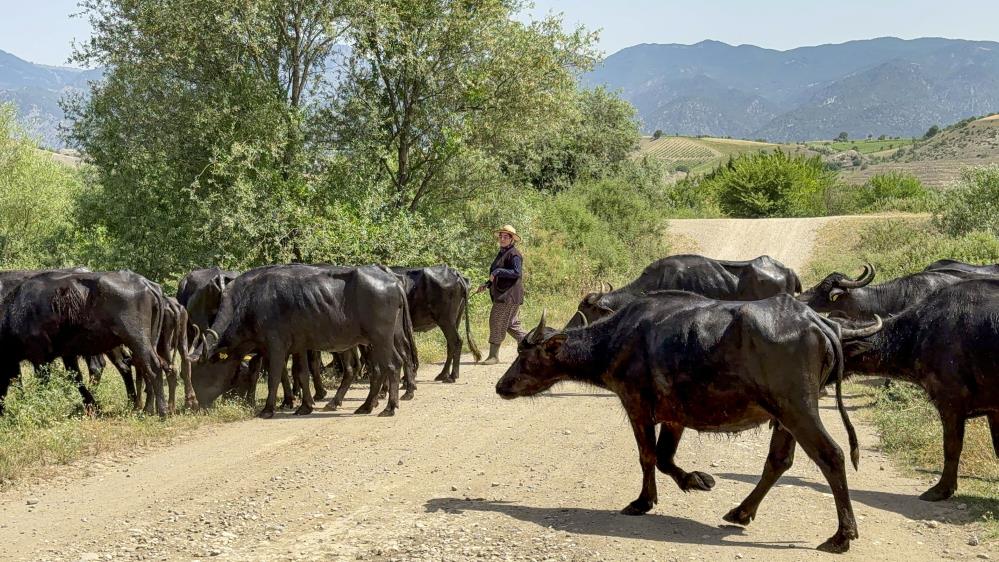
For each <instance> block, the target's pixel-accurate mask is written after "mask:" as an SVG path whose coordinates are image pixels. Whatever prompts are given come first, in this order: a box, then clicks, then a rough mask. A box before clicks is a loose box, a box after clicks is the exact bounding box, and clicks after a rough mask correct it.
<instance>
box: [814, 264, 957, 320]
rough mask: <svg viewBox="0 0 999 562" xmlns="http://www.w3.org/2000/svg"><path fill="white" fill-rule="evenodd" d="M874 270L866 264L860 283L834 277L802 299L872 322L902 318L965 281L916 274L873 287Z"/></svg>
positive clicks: (936, 274) (823, 309)
mask: <svg viewBox="0 0 999 562" xmlns="http://www.w3.org/2000/svg"><path fill="white" fill-rule="evenodd" d="M873 280H874V266H873V265H871V264H866V265H865V266H864V270H863V272H862V273H861V274H860V276H859V277H857V278H856V279H850V278H849V277H847V276H846V275H843V274H842V273H831V274H829V275H827V276H826V278H825V279H823V280H822V281H821V282H819V284H818V285H816V286H814V287H812V288H811V289H809V290H807V291H805V292H804V293H802V294H800V295H798V300H800V301H801V302H804V303H805V304H807V305H808V306H810V307H812V309H813V310H815V311H818V312H836V313H839V314H841V315H845V316H847V317H849V318H857V319H870V318H872V317H873V316H874V315H875V314H876V315H878V316H881V317H886V316H890V315H892V314H898V313H899V312H901V311H902V310H903V309H905V308H906V307H908V306H911V305H913V304H915V303H917V302H919V301H921V300H923V299H924V298H926V297H927V296H928V295H930V294H931V293H933V292H934V291H936V290H937V289H939V288H941V287H946V286H947V285H952V284H954V283H957V282H959V281H961V278H960V277H955V276H954V275H949V274H947V273H940V272H935V271H923V272H920V273H913V274H912V275H906V276H905V277H899V278H898V279H892V280H891V281H888V282H885V283H881V284H880V285H870V283H871V281H873Z"/></svg>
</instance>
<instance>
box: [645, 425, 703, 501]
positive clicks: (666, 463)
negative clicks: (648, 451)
mask: <svg viewBox="0 0 999 562" xmlns="http://www.w3.org/2000/svg"><path fill="white" fill-rule="evenodd" d="M682 435H683V426H682V425H678V424H673V423H664V424H662V426H661V427H660V429H659V441H658V442H657V443H656V467H657V468H658V469H659V470H661V471H662V472H664V473H666V474H669V475H670V476H671V477H673V480H674V481H676V485H677V486H679V487H680V489H681V490H683V491H684V492H690V491H693V490H703V491H705V492H706V491H708V490H710V489H711V488H713V487H714V485H715V479H714V478H713V477H712V476H711V475H710V474H707V473H705V472H698V471H696V470H695V471H694V472H686V471H685V470H683V469H682V468H680V467H678V466H676V464H674V463H673V456H674V455H676V448H677V445H679V444H680V437H681V436H682Z"/></svg>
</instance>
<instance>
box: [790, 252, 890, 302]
mask: <svg viewBox="0 0 999 562" xmlns="http://www.w3.org/2000/svg"><path fill="white" fill-rule="evenodd" d="M874 273H875V272H874V266H873V265H871V264H869V263H868V264H865V265H864V270H863V272H861V274H860V275H859V276H858V277H857V278H856V279H850V278H849V277H847V276H846V275H843V274H842V273H830V274H829V275H827V276H826V278H825V279H823V280H822V281H820V282H819V284H818V285H816V286H814V287H812V288H811V289H809V290H807V291H805V292H804V293H801V294H800V295H798V296H797V297H796V298H797V299H798V300H799V301H801V302H803V303H805V304H807V305H808V306H809V307H811V308H812V310H815V311H816V312H833V311H842V312H846V313H848V314H849V310H850V292H851V291H852V290H854V289H860V288H862V287H866V286H867V285H868V284H870V282H871V281H873V280H874Z"/></svg>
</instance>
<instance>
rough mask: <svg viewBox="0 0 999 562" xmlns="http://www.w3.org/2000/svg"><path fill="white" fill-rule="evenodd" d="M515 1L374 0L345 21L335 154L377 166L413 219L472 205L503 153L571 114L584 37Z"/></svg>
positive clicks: (586, 60) (585, 63)
mask: <svg viewBox="0 0 999 562" xmlns="http://www.w3.org/2000/svg"><path fill="white" fill-rule="evenodd" d="M522 7H523V5H522V3H521V2H519V1H516V0H371V1H369V2H365V5H364V9H363V10H360V11H358V12H357V13H355V14H354V15H353V17H352V18H351V26H350V36H351V46H352V48H353V50H352V53H351V58H350V64H349V66H348V73H347V77H346V78H345V82H344V85H343V87H342V88H341V89H340V91H339V93H338V103H337V105H336V112H335V113H336V119H335V120H334V121H335V126H336V130H337V134H338V136H339V140H340V141H341V142H342V143H343V145H342V150H344V151H345V152H346V153H348V154H351V155H356V156H358V157H360V158H362V159H364V160H366V161H373V162H377V163H378V165H379V171H380V173H381V177H383V178H385V179H386V180H387V182H388V197H390V198H391V200H392V203H393V204H394V205H395V206H397V207H401V208H408V209H409V210H417V209H420V208H422V207H424V206H427V205H433V203H434V202H439V201H443V200H448V201H453V200H455V199H462V198H469V197H472V196H474V194H475V193H476V190H477V189H481V188H484V187H488V186H490V185H491V180H495V179H496V178H497V177H499V174H498V167H499V165H500V163H501V161H502V154H503V153H505V152H506V151H508V150H509V149H510V148H511V147H512V146H515V145H516V144H517V143H519V142H522V140H523V137H524V136H530V135H532V134H534V133H535V131H538V130H546V129H548V128H549V127H550V126H551V124H553V123H560V122H563V121H564V120H566V119H567V118H569V117H571V116H572V114H573V111H574V110H575V108H574V107H573V103H572V102H573V99H574V97H573V96H574V91H575V88H576V80H575V78H576V76H575V75H576V73H577V72H578V71H580V70H584V69H586V68H589V66H590V65H591V63H592V61H593V60H594V53H593V51H592V45H593V39H594V38H593V36H592V35H591V34H588V33H586V32H585V31H583V30H582V29H578V30H575V31H573V32H566V31H564V30H563V27H562V25H561V21H560V20H559V19H557V18H548V19H545V20H542V21H538V22H533V23H522V22H520V21H518V20H516V19H514V17H513V16H514V15H515V14H516V13H517V12H518V11H519V10H520V9H522Z"/></svg>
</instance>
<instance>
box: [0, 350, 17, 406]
mask: <svg viewBox="0 0 999 562" xmlns="http://www.w3.org/2000/svg"><path fill="white" fill-rule="evenodd" d="M20 374H21V365H20V364H19V363H17V362H13V363H11V362H4V363H3V365H2V366H0V416H2V415H3V410H4V402H5V401H6V400H7V391H8V390H10V381H12V380H13V379H14V378H15V377H17V376H19V375H20Z"/></svg>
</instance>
